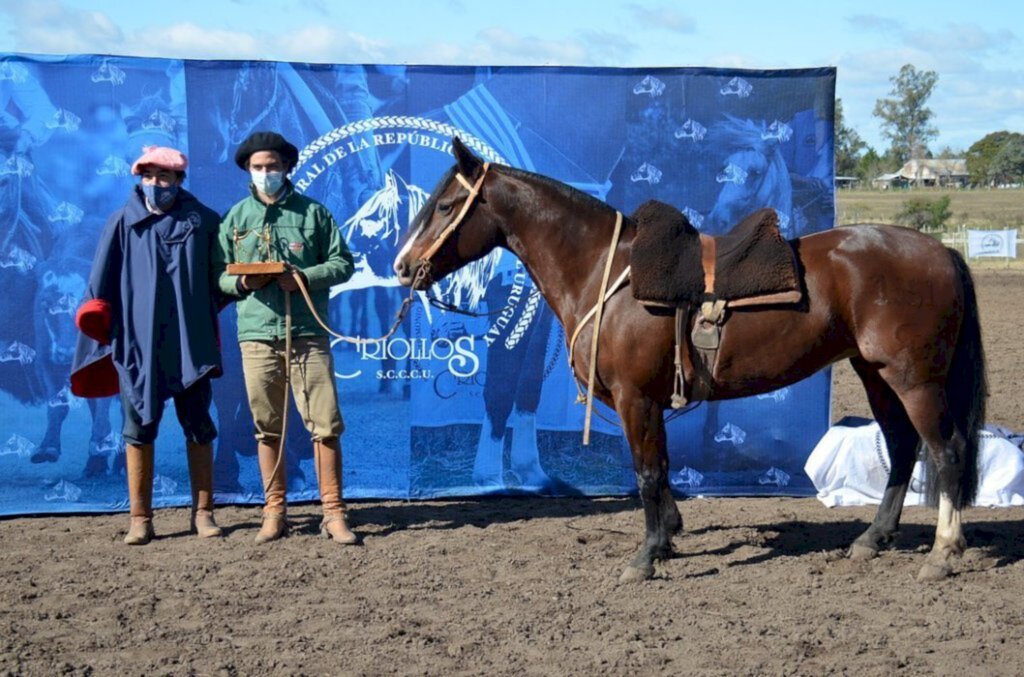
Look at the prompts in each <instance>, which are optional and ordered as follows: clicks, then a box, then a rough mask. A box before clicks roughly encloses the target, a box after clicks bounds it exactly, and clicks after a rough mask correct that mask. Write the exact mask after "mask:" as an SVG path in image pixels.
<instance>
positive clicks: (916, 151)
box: [874, 63, 939, 163]
mask: <svg viewBox="0 0 1024 677" xmlns="http://www.w3.org/2000/svg"><path fill="white" fill-rule="evenodd" d="M889 81H890V82H892V90H891V91H890V92H889V95H890V98H887V99H878V101H876V102H875V110H874V115H875V117H878V118H881V119H882V135H883V136H884V137H885V138H887V139H889V141H890V142H891V146H890V150H891V151H892V152H893V154H894V155H895V156H896V157H897V158H899V160H900V162H901V163H903V162H906V161H907V160H911V159H916V158H923V157H926V156H927V153H928V142H929V141H932V140H934V139H935V138H936V137H937V136H938V135H939V131H938V129H936V128H935V127H933V126H932V125H931V124H929V123H930V122H931V119H932V111H931V109H930V108H928V107H927V106H926V105H925V104H926V103H927V102H928V98H929V97H930V96H931V95H932V91H933V90H934V89H935V85H936V83H937V82H938V81H939V76H938V74H937V73H935V71H919V70H917V69H916V68H914V66H913V64H909V63H908V64H906V65H904V66H903V68H901V69H900V72H899V74H898V75H895V76H893V77H891V78H889Z"/></svg>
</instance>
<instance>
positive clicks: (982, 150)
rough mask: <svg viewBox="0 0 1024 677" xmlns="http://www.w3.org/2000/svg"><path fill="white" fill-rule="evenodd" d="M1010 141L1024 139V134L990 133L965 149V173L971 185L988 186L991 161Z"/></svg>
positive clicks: (990, 180)
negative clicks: (968, 176)
mask: <svg viewBox="0 0 1024 677" xmlns="http://www.w3.org/2000/svg"><path fill="white" fill-rule="evenodd" d="M1011 139H1024V134H1018V133H1016V132H1007V131H1002V132H992V133H991V134H987V135H986V136H984V137H982V138H981V139H980V140H978V141H975V142H974V143H973V144H972V145H971V147H970V148H968V149H967V155H966V158H967V173H968V174H969V175H970V180H971V183H973V184H974V185H976V186H985V185H990V184H991V182H992V181H993V178H992V176H991V175H990V172H989V169H990V167H991V165H992V160H994V159H995V157H996V155H998V154H999V151H1000V150H1001V149H1002V147H1003V145H1005V144H1006V143H1007V142H1008V141H1010V140H1011Z"/></svg>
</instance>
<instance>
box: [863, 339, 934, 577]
mask: <svg viewBox="0 0 1024 677" xmlns="http://www.w3.org/2000/svg"><path fill="white" fill-rule="evenodd" d="M850 362H851V364H852V365H853V368H854V370H855V371H856V372H857V375H858V376H860V379H861V381H863V383H864V388H865V390H866V391H867V394H868V403H869V404H870V405H871V411H872V413H873V414H874V415H875V420H876V421H878V425H879V426H880V427H881V429H882V435H883V436H884V437H885V444H886V447H887V448H888V451H889V481H888V482H887V483H886V485H885V493H884V494H883V495H882V503H881V505H879V506H878V512H877V513H875V519H874V521H873V522H872V523H871V526H869V527H868V529H867V531H865V532H864V533H863V534H861V535H860V536H859V537H858V538H857V540H855V541H854V542H853V545H852V546H850V557H851V558H853V559H870V558H872V557H876V556H877V555H878V551H879V550H881V549H883V548H886V547H889V546H890V545H892V543H893V541H895V540H896V535H897V532H898V530H899V526H900V515H901V514H902V513H903V499H904V498H906V496H907V487H908V486H909V484H910V478H911V475H912V474H913V472H914V460H915V458H916V457H917V448H918V444H919V443H920V440H921V438H920V436H919V435H918V434H917V431H916V430H915V429H914V425H913V423H911V422H910V418H909V417H908V416H907V410H906V409H905V408H904V407H903V403H902V402H901V401H900V399H899V397H898V396H897V395H896V393H895V392H893V390H892V388H890V387H889V384H887V383H886V382H885V380H884V379H882V377H881V376H879V374H878V370H877V369H876V368H874V367H871V366H870V365H869V364H868V363H867V362H866V361H865V360H862V359H859V358H854V359H852V360H850Z"/></svg>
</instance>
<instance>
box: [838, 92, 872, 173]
mask: <svg viewBox="0 0 1024 677" xmlns="http://www.w3.org/2000/svg"><path fill="white" fill-rule="evenodd" d="M835 139H836V141H835V149H836V176H855V175H856V172H857V163H858V161H859V160H860V154H861V151H863V150H865V149H866V148H867V147H868V145H867V144H866V143H864V140H863V139H861V138H860V134H858V133H857V132H856V130H854V129H851V128H850V127H847V126H846V120H845V119H844V118H843V100H842V99H836V119H835Z"/></svg>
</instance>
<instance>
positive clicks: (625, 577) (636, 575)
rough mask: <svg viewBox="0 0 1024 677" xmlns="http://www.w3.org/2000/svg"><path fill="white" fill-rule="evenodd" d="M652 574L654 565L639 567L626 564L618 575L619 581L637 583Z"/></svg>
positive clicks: (650, 576)
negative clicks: (644, 567)
mask: <svg viewBox="0 0 1024 677" xmlns="http://www.w3.org/2000/svg"><path fill="white" fill-rule="evenodd" d="M653 576H654V567H647V568H646V569H639V568H637V567H634V566H628V567H626V569H625V570H624V571H623V572H622V575H621V576H619V582H620V583H639V582H641V581H646V580H648V579H650V578H652V577H653Z"/></svg>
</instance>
